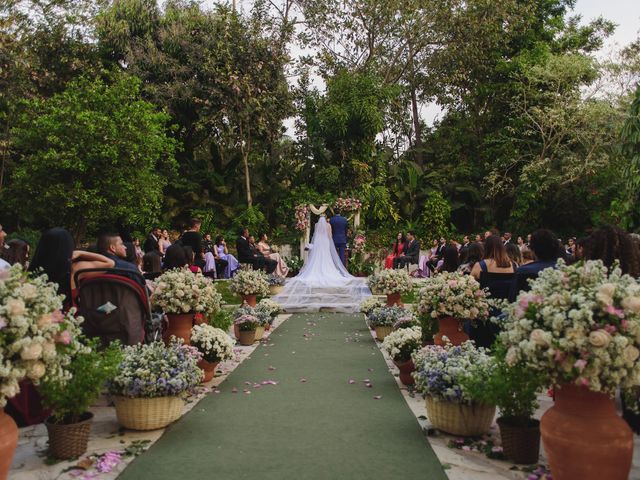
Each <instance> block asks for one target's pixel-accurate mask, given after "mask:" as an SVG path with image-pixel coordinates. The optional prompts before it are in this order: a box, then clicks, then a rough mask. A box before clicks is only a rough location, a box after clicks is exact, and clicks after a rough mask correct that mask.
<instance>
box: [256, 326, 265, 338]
mask: <svg viewBox="0 0 640 480" xmlns="http://www.w3.org/2000/svg"><path fill="white" fill-rule="evenodd" d="M264 330H265V328H264V327H263V326H259V327H256V337H255V338H256V340H262V337H264Z"/></svg>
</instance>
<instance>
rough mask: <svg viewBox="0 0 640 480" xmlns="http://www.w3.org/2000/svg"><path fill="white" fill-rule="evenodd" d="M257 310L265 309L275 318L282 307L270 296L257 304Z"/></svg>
mask: <svg viewBox="0 0 640 480" xmlns="http://www.w3.org/2000/svg"><path fill="white" fill-rule="evenodd" d="M256 310H259V311H264V312H265V313H266V314H267V315H269V316H270V317H271V318H275V317H276V316H277V315H278V314H279V313H280V312H281V311H282V307H281V306H280V304H279V303H278V302H275V301H273V300H271V299H270V298H263V299H262V300H260V301H259V302H258V305H256Z"/></svg>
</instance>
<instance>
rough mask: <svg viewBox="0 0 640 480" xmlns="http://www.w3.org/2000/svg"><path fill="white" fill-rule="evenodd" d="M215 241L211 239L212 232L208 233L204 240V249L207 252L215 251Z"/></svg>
mask: <svg viewBox="0 0 640 480" xmlns="http://www.w3.org/2000/svg"><path fill="white" fill-rule="evenodd" d="M213 247H214V245H213V241H212V240H211V234H210V233H207V234H206V235H205V236H204V239H203V240H202V250H203V251H204V253H205V254H206V253H207V252H213Z"/></svg>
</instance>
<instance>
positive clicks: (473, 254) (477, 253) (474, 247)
mask: <svg viewBox="0 0 640 480" xmlns="http://www.w3.org/2000/svg"><path fill="white" fill-rule="evenodd" d="M483 256H484V247H483V245H482V242H473V243H472V244H471V245H469V248H468V249H467V258H466V259H465V262H464V263H463V264H462V265H460V266H459V267H458V272H459V273H462V274H464V275H470V274H471V270H472V269H473V267H474V266H475V265H476V263H478V262H479V261H480V260H482V257H483Z"/></svg>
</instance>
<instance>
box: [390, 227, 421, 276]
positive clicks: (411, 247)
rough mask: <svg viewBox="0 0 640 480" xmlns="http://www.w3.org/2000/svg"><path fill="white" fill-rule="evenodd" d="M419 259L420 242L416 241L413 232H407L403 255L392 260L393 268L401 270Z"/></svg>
mask: <svg viewBox="0 0 640 480" xmlns="http://www.w3.org/2000/svg"><path fill="white" fill-rule="evenodd" d="M419 259H420V242H418V241H417V240H416V237H415V234H414V233H413V231H411V230H410V231H408V232H407V243H406V244H405V246H404V255H402V256H401V257H396V258H394V259H393V268H403V267H405V266H407V265H409V264H411V263H418V261H419Z"/></svg>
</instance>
